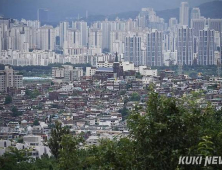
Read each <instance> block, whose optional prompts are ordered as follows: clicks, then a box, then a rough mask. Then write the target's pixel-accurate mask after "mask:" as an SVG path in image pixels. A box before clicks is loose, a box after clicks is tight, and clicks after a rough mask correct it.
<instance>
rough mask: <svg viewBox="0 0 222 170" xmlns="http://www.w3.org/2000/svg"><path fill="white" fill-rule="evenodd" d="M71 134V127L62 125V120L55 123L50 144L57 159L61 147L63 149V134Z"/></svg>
mask: <svg viewBox="0 0 222 170" xmlns="http://www.w3.org/2000/svg"><path fill="white" fill-rule="evenodd" d="M65 134H69V129H67V128H66V127H62V124H61V123H60V122H56V123H55V128H53V129H52V130H51V138H50V139H49V141H48V146H49V148H50V149H51V152H52V154H53V155H54V156H55V158H56V159H58V158H59V149H61V148H62V147H61V141H62V136H63V135H65Z"/></svg>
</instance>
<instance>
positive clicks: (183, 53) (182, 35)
mask: <svg viewBox="0 0 222 170" xmlns="http://www.w3.org/2000/svg"><path fill="white" fill-rule="evenodd" d="M193 48H194V47H193V29H192V28H189V27H188V26H181V27H180V28H179V29H178V37H177V62H178V64H182V65H184V64H185V65H192V64H193Z"/></svg>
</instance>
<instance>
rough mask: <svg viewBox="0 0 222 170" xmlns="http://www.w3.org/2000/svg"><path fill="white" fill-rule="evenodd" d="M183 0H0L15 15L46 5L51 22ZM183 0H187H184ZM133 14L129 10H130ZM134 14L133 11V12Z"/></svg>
mask: <svg viewBox="0 0 222 170" xmlns="http://www.w3.org/2000/svg"><path fill="white" fill-rule="evenodd" d="M181 1H184V0H0V15H1V14H2V15H4V16H5V17H9V18H15V19H21V18H24V19H31V20H35V19H37V9H39V8H47V9H48V10H49V13H48V17H49V21H51V22H59V21H63V20H65V19H67V18H69V19H70V18H77V16H78V15H79V16H84V17H85V15H86V11H88V13H89V15H94V16H95V15H104V16H106V15H111V16H113V15H112V14H118V13H121V15H123V17H128V16H127V11H139V10H140V9H141V8H144V7H151V8H154V9H155V10H156V11H157V10H158V11H160V10H165V9H170V8H177V7H179V5H180V3H181ZM185 1H186V0H185ZM187 1H189V4H190V6H196V5H199V4H201V3H204V2H209V1H212V0H187ZM131 14H132V13H131ZM132 16H134V15H132Z"/></svg>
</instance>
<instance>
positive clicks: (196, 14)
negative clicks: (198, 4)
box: [191, 8, 201, 19]
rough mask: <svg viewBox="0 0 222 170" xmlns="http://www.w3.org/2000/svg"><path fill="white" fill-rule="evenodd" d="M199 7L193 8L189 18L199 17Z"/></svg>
mask: <svg viewBox="0 0 222 170" xmlns="http://www.w3.org/2000/svg"><path fill="white" fill-rule="evenodd" d="M200 17H201V14H200V8H193V9H192V11H191V19H200Z"/></svg>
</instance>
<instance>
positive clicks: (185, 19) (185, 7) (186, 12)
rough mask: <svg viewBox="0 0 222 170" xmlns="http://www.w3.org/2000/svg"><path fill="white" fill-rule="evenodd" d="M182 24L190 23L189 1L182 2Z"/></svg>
mask: <svg viewBox="0 0 222 170" xmlns="http://www.w3.org/2000/svg"><path fill="white" fill-rule="evenodd" d="M180 25H189V4H188V2H181V6H180Z"/></svg>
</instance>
